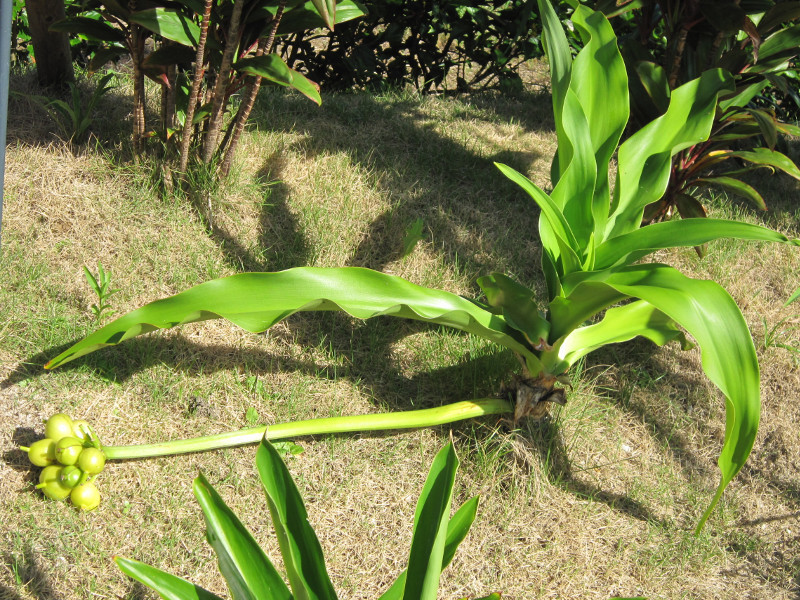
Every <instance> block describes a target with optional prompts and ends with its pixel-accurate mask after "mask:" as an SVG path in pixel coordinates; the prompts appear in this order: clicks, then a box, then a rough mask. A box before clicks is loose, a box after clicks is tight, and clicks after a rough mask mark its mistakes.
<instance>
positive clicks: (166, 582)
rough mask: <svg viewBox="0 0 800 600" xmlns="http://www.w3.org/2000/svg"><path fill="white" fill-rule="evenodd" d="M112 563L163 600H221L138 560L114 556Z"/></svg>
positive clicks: (198, 587) (196, 586)
mask: <svg viewBox="0 0 800 600" xmlns="http://www.w3.org/2000/svg"><path fill="white" fill-rule="evenodd" d="M114 562H116V563H117V566H119V568H120V570H121V571H122V572H123V573H125V574H126V575H127V576H128V577H133V578H134V579H135V580H136V581H138V582H139V583H142V584H144V585H146V586H147V587H149V588H150V589H153V590H155V591H156V592H158V595H159V596H161V597H162V598H164V600H222V599H221V598H220V597H219V596H217V595H216V594H212V593H211V592H209V591H208V590H206V589H204V588H201V587H200V586H199V585H195V584H193V583H191V582H189V581H186V580H185V579H182V578H180V577H177V576H175V575H172V574H171V573H167V572H166V571H162V570H161V569H156V568H155V567H151V566H150V565H146V564H144V563H141V562H139V561H138V560H131V559H129V558H122V557H119V556H115V557H114Z"/></svg>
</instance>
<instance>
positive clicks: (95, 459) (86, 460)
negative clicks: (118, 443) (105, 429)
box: [78, 448, 106, 475]
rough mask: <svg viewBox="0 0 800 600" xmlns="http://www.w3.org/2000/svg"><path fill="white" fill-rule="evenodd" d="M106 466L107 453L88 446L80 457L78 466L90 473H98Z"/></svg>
mask: <svg viewBox="0 0 800 600" xmlns="http://www.w3.org/2000/svg"><path fill="white" fill-rule="evenodd" d="M105 466H106V455H105V454H103V451H102V450H100V449H99V448H86V449H84V451H83V452H81V455H80V456H79V457H78V467H80V469H81V470H82V471H85V472H86V473H88V474H89V475H97V474H98V473H99V472H100V471H102V470H103V467H105Z"/></svg>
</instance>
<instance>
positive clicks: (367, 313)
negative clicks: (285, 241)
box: [45, 267, 534, 369]
mask: <svg viewBox="0 0 800 600" xmlns="http://www.w3.org/2000/svg"><path fill="white" fill-rule="evenodd" d="M338 310H340V311H344V312H346V313H348V314H350V315H352V316H354V317H357V318H359V319H369V318H371V317H376V316H380V315H389V316H394V317H403V318H408V319H416V320H420V321H427V322H430V323H437V324H440V325H447V326H449V327H454V328H456V329H461V330H463V331H467V332H469V333H472V334H475V335H478V336H481V337H483V338H486V339H488V340H491V341H493V342H495V343H497V344H499V345H501V346H505V347H507V348H510V349H511V350H514V351H516V352H519V353H521V354H523V355H525V356H529V357H534V355H533V354H532V352H531V350H530V349H529V348H528V346H527V344H526V342H525V340H524V338H523V336H522V335H521V334H520V333H519V332H518V331H516V330H515V329H513V328H512V327H510V326H509V325H508V324H507V323H506V322H505V320H504V319H503V317H501V316H499V315H494V314H492V312H491V311H490V310H487V309H486V308H483V307H482V306H480V305H479V304H477V303H475V302H471V301H470V300H466V299H465V298H462V297H461V296H456V295H455V294H452V293H450V292H444V291H441V290H434V289H429V288H425V287H421V286H418V285H415V284H413V283H410V282H408V281H406V280H404V279H401V278H399V277H395V276H393V275H386V274H384V273H379V272H376V271H371V270H369V269H362V268H358V267H343V268H338V269H321V268H314V267H301V268H297V269H289V270H288V271H280V272H278V273H242V274H240V275H233V276H231V277H225V278H222V279H215V280H213V281H209V282H206V283H203V284H200V285H198V286H195V287H193V288H190V289H188V290H186V291H184V292H181V293H180V294H176V295H175V296H171V297H169V298H164V299H162V300H157V301H155V302H151V303H150V304H147V305H145V306H143V307H142V308H139V309H138V310H135V311H133V312H130V313H128V314H126V315H123V316H122V317H120V318H118V319H116V320H114V321H112V322H111V323H109V324H108V325H106V326H105V327H103V328H101V329H99V330H97V331H95V332H94V333H92V334H91V335H89V336H87V337H86V338H85V339H83V340H81V341H79V342H78V343H76V344H75V345H73V346H71V347H70V348H68V349H67V350H65V351H64V352H62V353H61V354H59V355H58V356H56V357H55V358H54V359H52V360H51V361H50V362H48V363H47V365H45V367H46V368H48V369H51V368H55V367H57V366H59V365H61V364H64V363H65V362H68V361H70V360H74V359H76V358H78V357H80V356H83V355H85V354H88V353H89V352H94V351H95V350H98V349H100V348H102V347H104V346H110V345H113V344H118V343H120V342H122V341H124V340H127V339H130V338H132V337H135V336H137V335H140V334H142V333H147V332H150V331H154V330H156V329H166V328H169V327H174V326H176V325H182V324H185V323H192V322H196V321H205V320H208V319H215V318H224V319H227V320H229V321H231V322H233V323H235V324H236V325H238V326H239V327H242V328H243V329H246V330H247V331H251V332H254V333H255V332H261V331H264V330H265V329H268V328H269V327H271V326H272V325H274V324H275V323H277V322H279V321H281V320H282V319H285V318H286V317H288V316H289V315H292V314H294V313H296V312H299V311H338Z"/></svg>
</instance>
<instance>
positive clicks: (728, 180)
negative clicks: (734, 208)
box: [692, 175, 767, 210]
mask: <svg viewBox="0 0 800 600" xmlns="http://www.w3.org/2000/svg"><path fill="white" fill-rule="evenodd" d="M692 183H693V184H694V185H697V186H706V187H712V188H714V187H716V188H720V189H722V190H725V191H726V192H730V193H732V194H736V195H737V196H741V197H742V198H745V199H747V200H750V202H752V203H753V204H755V205H756V207H758V208H760V209H761V210H767V203H766V202H764V198H763V197H762V196H761V194H759V193H758V190H757V189H755V188H754V187H753V186H752V185H750V184H748V183H745V182H744V181H740V180H738V179H736V178H735V177H725V176H723V175H716V176H711V177H700V178H698V179H695V180H694V181H693V182H692Z"/></svg>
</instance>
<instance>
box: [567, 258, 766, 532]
mask: <svg viewBox="0 0 800 600" xmlns="http://www.w3.org/2000/svg"><path fill="white" fill-rule="evenodd" d="M598 284H599V285H600V286H607V287H608V288H609V289H610V290H614V291H615V292H617V293H618V294H621V295H624V296H627V297H631V298H640V299H641V300H644V301H646V302H648V303H649V304H651V305H652V306H654V307H655V308H657V309H658V310H660V311H661V312H663V313H664V314H666V315H667V316H669V317H670V318H671V319H673V320H674V321H676V322H677V323H679V324H680V325H681V326H682V327H684V328H685V329H686V330H687V331H688V332H689V333H690V334H691V335H692V336H693V337H694V339H695V340H697V343H698V344H699V346H700V350H701V360H702V365H703V370H704V371H705V373H706V375H707V376H708V378H709V379H710V380H711V381H712V382H713V383H714V384H715V385H716V386H717V387H718V388H719V389H720V390H721V391H722V393H723V394H724V395H725V398H726V425H725V441H724V444H723V447H722V451H721V453H720V456H719V460H718V464H719V467H720V470H721V472H722V479H721V482H720V484H719V487H718V488H717V492H716V494H715V495H714V498H713V499H712V501H711V504H710V505H709V507H708V509H707V510H706V511H705V513H704V514H703V517H702V518H701V520H700V523H699V525H698V526H697V529H698V531H699V530H700V529H701V528H702V526H703V525H704V524H705V522H706V519H708V517H709V515H710V514H711V511H712V510H713V509H714V507H715V506H716V504H717V502H719V499H720V498H721V497H722V493H723V491H724V490H725V488H726V487H727V485H728V483H729V482H730V481H731V479H733V477H734V475H736V473H738V472H739V469H741V468H742V465H744V463H745V461H746V460H747V457H748V456H749V454H750V450H751V449H752V448H753V442H754V441H755V436H756V431H757V430H758V423H759V413H760V409H761V399H760V398H761V396H760V388H759V370H758V359H757V358H756V351H755V347H754V346H753V340H752V338H751V337H750V332H749V331H748V329H747V324H746V322H745V320H744V317H743V316H742V313H741V311H740V310H739V307H738V306H736V303H735V302H734V301H733V299H732V298H731V297H730V295H729V294H728V293H727V292H726V291H725V290H724V289H723V288H722V287H720V286H719V285H718V284H716V283H715V282H713V281H704V280H697V279H691V278H689V277H686V276H685V275H683V274H681V273H680V272H679V271H677V270H675V269H673V268H672V267H669V266H667V265H660V264H648V265H635V266H632V267H625V268H623V269H620V270H618V271H615V272H609V271H605V272H595V273H592V274H587V275H586V276H585V277H584V279H583V282H582V283H579V284H578V285H577V286H575V287H574V289H572V290H571V293H572V294H574V295H575V296H579V297H582V296H584V295H585V294H586V293H587V291H589V290H587V289H586V288H584V289H583V290H582V289H581V288H583V286H596V285H598ZM565 289H566V288H565ZM590 291H594V288H592V289H591V290H590ZM569 297H570V296H569V295H568V296H567V298H569ZM599 304H602V301H601V302H599Z"/></svg>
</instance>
